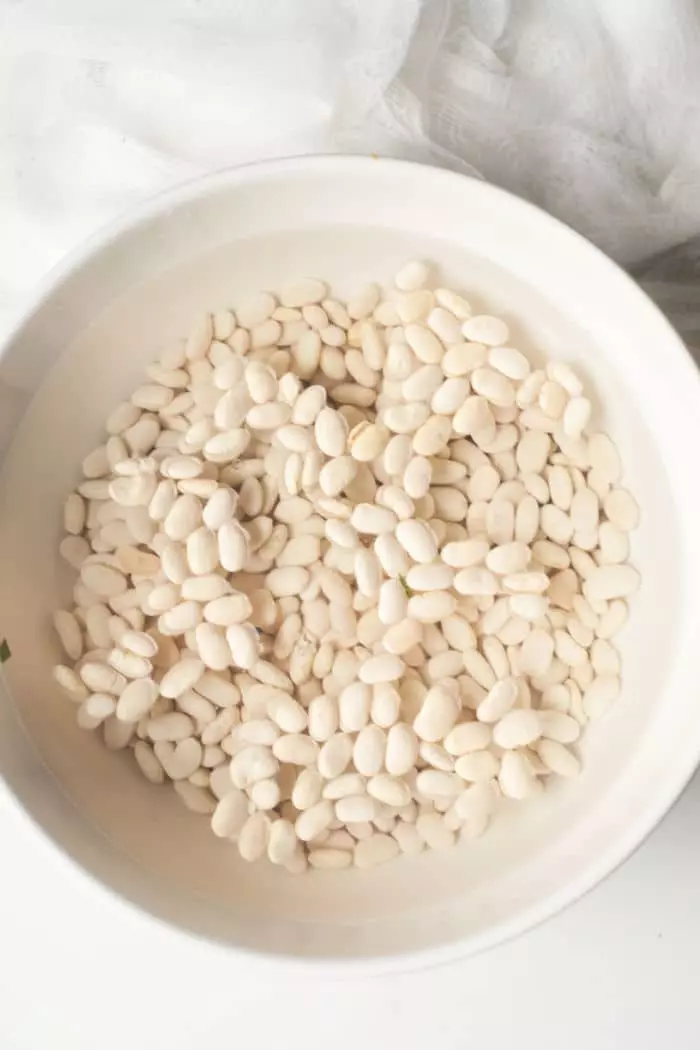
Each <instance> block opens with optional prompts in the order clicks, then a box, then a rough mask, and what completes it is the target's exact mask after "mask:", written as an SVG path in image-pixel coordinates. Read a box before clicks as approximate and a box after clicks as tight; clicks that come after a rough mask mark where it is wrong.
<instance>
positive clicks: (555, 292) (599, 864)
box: [0, 158, 700, 958]
mask: <svg viewBox="0 0 700 1050" xmlns="http://www.w3.org/2000/svg"><path fill="white" fill-rule="evenodd" d="M415 257H419V258H427V259H431V260H434V261H435V263H436V264H437V266H438V269H439V273H440V280H441V282H443V283H445V284H448V285H450V286H454V287H456V288H459V289H460V290H463V291H464V293H465V294H466V295H467V296H468V298H469V299H470V300H472V301H473V303H474V304H475V306H476V307H477V308H478V309H479V310H484V311H493V312H495V313H497V314H499V315H502V316H504V317H505V318H507V320H508V321H509V324H510V325H511V329H512V332H513V341H514V345H519V346H522V347H523V348H524V349H525V350H527V351H528V352H529V353H531V354H532V355H533V357H535V358H536V357H538V356H541V355H547V356H551V357H560V358H563V359H566V360H570V361H572V362H575V364H576V367H577V369H578V370H579V371H580V372H581V373H582V374H583V375H584V376H585V377H586V379H587V380H588V381H589V382H590V384H591V388H592V390H593V392H594V396H595V404H596V412H597V421H598V422H599V423H600V426H601V427H602V428H604V429H607V430H609V432H610V433H611V434H612V435H613V436H614V438H615V439H616V441H617V442H618V443H619V446H620V448H621V451H622V454H623V458H624V463H625V482H626V484H627V485H628V486H629V487H630V488H631V489H632V490H633V491H634V493H635V494H636V495H637V498H638V500H639V502H640V504H641V507H642V511H643V524H642V526H641V528H640V529H639V531H638V532H637V533H636V534H635V536H634V543H633V561H634V563H635V564H636V565H637V567H638V568H639V569H640V571H641V573H642V577H643V587H642V590H641V592H640V593H639V594H638V595H637V596H636V598H635V600H634V602H633V605H632V617H631V620H630V624H629V626H628V628H627V629H626V631H625V633H624V635H623V636H622V639H621V647H622V651H623V661H624V665H623V666H624V690H623V695H622V697H621V699H620V701H619V702H618V704H617V705H616V707H615V709H614V710H613V711H612V712H611V713H610V714H609V715H608V716H606V717H605V718H604V719H603V720H601V721H600V722H599V723H597V724H595V725H591V726H590V728H589V729H588V731H587V733H586V734H585V739H584V743H583V748H582V753H583V758H584V771H583V773H582V775H581V777H580V778H578V779H577V780H576V781H572V782H566V783H561V784H558V785H556V786H554V788H553V789H549V790H548V791H547V792H546V793H545V795H544V796H542V797H540V798H539V799H537V800H536V801H533V802H530V803H527V804H520V805H513V806H504V807H503V811H502V812H501V814H500V815H499V817H498V818H497V820H496V821H495V823H494V825H493V827H492V828H491V829H490V831H489V833H488V834H487V835H486V836H484V837H483V838H482V839H480V840H478V841H476V842H474V843H470V844H464V845H461V846H459V847H458V848H456V849H454V850H452V851H450V852H447V853H441V854H436V853H433V854H425V855H422V856H420V857H418V858H415V859H407V858H403V859H401V860H400V861H399V862H396V863H392V864H390V865H387V866H385V867H384V868H380V869H377V870H375V871H371V872H366V873H352V874H350V875H348V874H347V873H345V872H341V873H337V874H333V873H320V872H316V873H313V874H311V875H309V876H308V877H302V878H294V877H292V876H289V875H287V874H286V873H285V872H281V871H279V870H277V869H274V868H272V866H270V865H268V864H266V863H258V864H256V865H252V866H251V865H246V864H244V863H243V862H241V861H240V860H239V859H238V858H237V855H236V851H235V849H233V848H232V847H230V846H226V845H225V844H223V843H221V842H220V841H218V840H216V839H214V837H213V836H212V835H211V833H210V832H209V830H208V827H207V821H206V819H205V818H203V817H198V816H195V815H193V814H191V813H189V812H187V811H186V810H184V808H183V807H182V805H181V803H180V801H179V800H178V799H177V797H175V796H174V794H173V793H172V792H171V791H170V790H169V789H159V788H155V787H153V786H152V785H150V784H148V783H146V782H145V781H143V780H142V779H141V777H140V774H138V773H137V772H136V771H135V767H134V766H133V765H132V760H131V758H130V756H126V755H124V754H113V753H108V752H106V751H105V750H104V748H103V747H102V745H101V743H100V741H99V740H98V739H97V738H96V737H94V736H93V735H91V734H88V733H85V732H83V731H81V730H79V729H78V728H77V726H76V725H75V721H74V712H73V710H72V708H71V705H70V704H69V703H68V702H67V701H65V700H64V699H63V698H62V697H61V696H59V695H57V691H56V689H55V687H54V686H53V684H52V680H51V677H50V669H51V666H52V664H53V663H54V662H55V661H56V660H57V659H58V658H59V652H58V649H57V646H56V644H55V642H54V639H53V636H52V631H51V629H50V614H51V612H52V610H53V609H54V608H56V607H58V606H60V605H61V604H63V603H65V602H66V601H67V599H68V596H69V594H70V586H71V580H72V573H71V572H70V571H68V570H66V569H65V567H64V566H63V565H62V564H61V563H60V560H59V558H58V555H57V546H58V542H59V538H60V520H61V515H60V507H61V502H62V499H63V498H64V495H65V493H66V492H67V491H68V490H69V489H70V488H71V486H73V485H74V484H75V483H76V481H77V480H78V473H77V467H78V465H79V463H80V461H81V459H82V457H83V456H84V455H85V453H86V452H87V451H89V450H90V449H91V448H92V447H93V446H94V445H95V444H96V443H98V441H99V440H100V437H101V433H102V426H103V423H104V419H105V417H106V415H107V414H108V412H109V411H110V410H111V408H112V407H113V406H114V405H115V404H116V403H117V402H118V401H119V400H121V399H122V398H123V397H124V396H128V395H129V393H130V392H131V390H132V389H133V388H134V386H135V385H136V384H137V382H138V381H139V379H140V377H141V375H142V371H143V368H144V365H145V364H146V363H147V362H148V361H150V360H151V359H153V358H155V357H156V356H157V355H158V354H159V353H160V351H161V350H162V349H163V348H164V347H166V346H167V345H169V344H170V343H172V341H173V340H176V339H178V338H180V337H181V336H182V335H183V334H184V333H186V331H187V328H188V325H189V322H190V320H191V318H192V317H193V316H194V315H196V314H197V313H198V312H199V311H202V310H210V309H221V308H225V307H228V306H233V307H235V305H236V302H237V300H239V299H240V298H242V297H243V296H245V295H246V294H247V293H249V292H253V291H256V290H259V289H261V288H271V289H274V288H276V287H279V286H280V284H281V283H283V282H285V281H286V280H287V279H288V278H289V277H290V276H292V275H301V274H310V275H319V276H323V277H325V278H328V279H330V281H331V283H332V285H333V287H334V289H335V290H337V292H338V293H339V294H340V295H345V294H350V293H351V292H352V291H353V290H355V289H357V288H358V287H359V286H361V285H362V284H363V283H364V282H366V281H367V280H371V279H375V280H377V279H378V280H382V281H385V282H389V281H390V279H391V275H392V274H393V272H395V270H396V268H397V267H398V266H399V265H400V264H402V263H403V262H405V261H406V260H408V259H411V258H415ZM699 408H700V401H699V399H698V388H697V383H696V379H695V376H694V374H693V372H692V369H691V368H690V367H689V363H688V362H687V361H686V360H685V356H684V351H683V349H682V347H681V344H680V343H679V341H678V340H677V338H676V337H675V335H674V334H673V332H672V331H671V329H670V328H669V327H668V326H667V324H666V322H665V321H664V320H663V319H662V318H661V317H660V315H659V314H658V313H657V312H656V310H655V309H654V308H653V307H652V306H651V304H650V303H649V302H648V301H647V300H646V299H645V298H644V296H643V295H642V293H641V292H639V291H638V290H637V289H636V287H635V286H633V285H632V283H631V282H629V281H628V279H627V278H626V277H625V276H624V275H622V274H621V273H620V272H619V271H617V270H616V268H615V267H614V266H613V265H612V264H611V263H609V262H608V261H607V260H605V259H604V258H603V257H602V256H600V255H599V253H597V252H596V251H595V249H593V248H591V247H590V246H589V245H587V244H586V243H585V242H583V241H582V240H581V239H580V238H578V237H577V236H576V235H574V234H572V233H571V232H570V231H568V230H567V229H565V228H564V227H562V226H560V225H559V224H557V223H555V222H554V220H551V219H549V218H548V217H546V216H544V215H543V214H542V213H540V212H538V211H536V210H535V209H533V208H531V207H530V206H528V205H526V204H523V203H522V202H520V201H518V200H516V199H514V198H511V197H509V196H507V195H505V194H503V193H501V192H500V191H497V190H495V189H493V188H492V187H489V186H486V185H484V184H481V183H477V182H472V181H471V180H466V179H462V178H459V177H457V176H453V175H450V174H448V173H444V172H436V171H433V170H431V169H426V168H418V167H413V166H410V165H401V164H392V163H388V162H372V161H369V160H367V161H362V160H359V159H350V158H345V159H341V158H337V159H335V160H331V159H325V160H323V159H321V160H318V159H317V160H315V161H314V160H307V161H299V162H288V163H282V164H278V165H271V166H265V167H263V168H261V169H244V170H242V171H238V172H234V173H229V174H227V175H224V176H220V177H217V178H214V179H211V180H208V181H207V182H206V183H202V184H198V185H196V186H192V187H185V188H184V189H183V190H181V191H178V192H177V193H175V194H171V195H169V197H167V198H164V199H163V200H161V201H156V202H155V203H154V204H151V205H149V207H148V208H147V209H145V210H144V211H143V212H142V213H141V214H140V215H138V216H136V217H135V218H134V219H133V221H130V222H129V223H128V224H123V225H121V226H120V228H119V229H118V230H117V231H113V232H112V233H111V234H110V235H109V236H108V237H107V239H106V240H105V239H104V238H103V239H102V240H101V241H100V242H99V244H96V245H94V246H89V247H88V249H86V251H85V252H84V253H83V254H82V255H81V257H79V258H77V259H75V260H73V261H72V263H71V264H70V265H69V266H68V267H66V268H65V269H64V271H63V272H62V274H61V275H59V277H58V278H57V280H56V282H54V284H53V286H52V287H51V288H50V289H49V290H48V291H47V292H46V294H45V296H44V298H43V300H42V301H41V303H40V304H39V306H38V307H37V308H36V310H35V311H34V312H33V313H32V315H31V316H30V317H29V318H28V320H27V321H26V323H25V324H24V325H23V326H22V327H21V328H20V329H19V330H18V331H17V332H16V334H15V336H14V337H13V339H12V341H11V342H10V344H9V346H8V347H7V349H6V350H5V352H4V355H3V357H2V360H1V361H0V452H2V450H3V448H4V462H3V464H2V468H1V489H0V491H1V493H2V500H3V509H2V520H1V521H0V566H1V575H0V581H1V584H0V627H1V628H2V630H0V636H1V635H2V634H3V633H4V634H6V635H7V637H8V639H9V642H10V645H11V648H12V653H13V656H12V659H11V661H10V662H9V663H8V664H7V673H6V685H7V686H8V689H9V693H10V694H11V697H12V702H11V703H9V704H5V705H4V707H3V714H2V718H3V724H4V731H3V732H2V733H0V736H2V738H3V741H2V745H0V760H1V761H2V763H3V771H4V772H5V773H6V775H7V777H8V780H9V781H10V783H11V785H12V786H13V788H14V790H15V792H16V793H17V794H18V795H19V797H20V799H21V800H22V801H23V802H24V804H25V806H26V807H27V808H28V809H29V811H30V812H31V813H33V815H34V816H35V818H36V819H37V820H38V821H39V822H40V823H41V824H42V825H43V826H44V828H45V829H46V830H47V831H48V832H49V834H50V836H52V837H53V838H54V839H55V840H57V842H58V843H59V844H60V845H61V846H62V848H63V849H64V850H65V851H67V852H68V853H69V854H70V855H71V856H73V857H74V858H76V859H77V860H78V861H79V862H80V863H81V864H82V865H83V866H84V867H86V868H87V869H88V870H90V871H92V872H93V873H94V874H96V875H97V876H98V877H99V879H101V880H102V881H103V882H105V883H106V884H107V885H109V886H110V887H112V888H113V889H114V890H116V891H118V893H119V894H121V895H123V896H125V897H127V898H128V899H130V900H131V901H133V902H135V903H136V904H138V905H140V906H141V907H143V908H145V909H146V910H147V911H149V912H151V913H153V914H156V915H158V916H160V917H163V918H165V919H167V920H169V921H171V922H173V923H174V924H175V925H176V926H180V927H182V928H185V929H188V930H191V931H195V932H198V933H201V934H204V935H206V936H209V937H213V938H215V939H217V940H220V941H223V942H225V943H228V944H232V945H236V946H238V947H246V948H249V949H253V950H259V951H266V952H278V953H281V954H289V955H295V956H306V957H315V958H319V957H329V956H333V957H339V958H353V957H363V958H367V957H386V956H390V955H401V954H402V953H409V952H411V951H415V950H430V949H435V950H436V951H438V952H439V951H441V950H443V949H444V950H447V951H450V950H452V948H453V947H454V946H456V945H460V949H461V948H463V947H464V944H465V942H466V947H467V948H476V947H479V946H481V945H483V944H485V943H489V942H490V941H492V940H494V939H497V938H498V937H500V936H504V935H505V934H507V933H508V932H512V931H514V930H516V929H518V928H521V927H522V926H525V925H527V924H528V923H531V922H533V921H536V919H538V918H540V917H542V916H544V915H545V914H547V913H548V912H549V911H551V910H553V909H554V908H555V907H557V906H558V905H560V904H562V903H564V902H565V901H567V900H568V899H570V898H571V897H573V896H575V895H576V894H577V893H579V892H581V891H582V890H583V889H585V888H587V886H589V885H591V884H592V883H593V882H594V881H596V879H598V878H600V877H602V875H604V874H605V873H606V872H607V871H608V870H609V869H610V868H611V867H612V866H614V864H615V863H617V862H618V861H619V860H620V859H621V858H622V857H623V856H624V855H625V854H626V852H628V851H629V849H631V848H632V847H633V846H634V845H635V844H636V843H637V842H638V841H639V839H640V838H641V837H642V836H643V834H644V833H645V832H646V831H647V830H648V829H649V828H650V827H651V826H652V824H653V822H654V821H655V819H657V817H658V816H659V815H660V813H662V812H663V810H664V809H665V808H666V807H667V806H668V805H669V804H670V802H671V800H672V799H673V797H674V796H675V794H676V793H677V791H678V790H679V789H680V787H681V785H682V783H683V782H684V780H685V778H686V777H687V776H688V775H689V774H690V772H691V770H692V766H693V763H694V761H695V758H696V754H697V751H698V746H699V744H698V737H699V735H700V732H699V731H700V720H699V719H698V718H697V715H696V714H695V706H696V703H697V693H696V689H697V680H698V673H697V669H696V665H695V661H694V660H693V654H692V640H693V632H694V631H697V608H696V605H697V603H696V601H695V598H694V594H693V591H694V589H693V587H692V581H693V580H697V579H698V578H700V555H699V554H698V553H697V544H695V543H693V542H692V529H693V527H694V525H695V520H696V518H695V515H696V512H697V509H698V497H697V494H696V492H695V491H694V488H695V487H694V486H693V484H692V482H691V480H690V479H691V478H692V471H693V468H694V465H693V451H694V448H696V447H697V443H698V436H699V434H698V422H697V420H698V418H700V412H699V411H698V409H699ZM13 705H14V707H13ZM14 708H16V710H17V711H18V712H19V714H20V716H21V721H22V723H23V725H24V727H25V728H26V734H27V735H28V738H29V740H27V739H26V737H25V736H24V733H23V731H22V730H21V729H20V728H19V726H18V725H17V723H16V721H15V719H14V713H13V712H14ZM36 752H38V754H39V755H40V758H41V763H40V762H39V760H38V759H37V757H36Z"/></svg>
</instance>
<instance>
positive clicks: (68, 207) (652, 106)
mask: <svg viewBox="0 0 700 1050" xmlns="http://www.w3.org/2000/svg"><path fill="white" fill-rule="evenodd" d="M0 98H3V99H4V102H3V105H2V107H0V231H1V233H0V330H1V329H2V328H3V327H4V326H5V325H6V324H7V323H8V321H9V319H10V317H11V316H12V314H14V313H15V312H16V311H17V310H18V309H19V308H20V307H21V306H22V304H23V302H24V301H25V300H26V299H27V298H28V297H29V296H30V295H31V292H32V288H33V286H34V285H35V283H36V281H37V280H38V279H39V277H40V276H41V275H42V274H43V272H45V271H46V270H47V269H48V268H49V267H50V266H51V265H52V264H53V263H54V262H55V261H56V260H57V259H58V258H60V256H61V255H62V254H63V253H64V252H65V251H66V250H67V249H69V248H71V247H72V246H73V245H74V244H75V243H77V242H78V241H79V240H80V239H81V238H83V237H84V236H85V235H86V234H88V233H89V232H91V231H92V230H94V228H95V227H97V226H98V225H99V224H100V223H102V222H103V221H105V220H107V219H109V218H110V217H112V216H114V215H115V214H118V213H119V212H122V211H124V210H125V209H127V208H128V207H129V206H130V205H132V204H134V203H135V202H136V201H138V200H140V199H143V198H145V197H147V196H149V195H150V194H152V193H154V192H156V191H158V190H160V189H162V188H164V187H167V186H169V185H171V184H173V183H176V182H178V181H180V180H182V179H184V178H190V177H192V176H194V175H197V174H198V173H203V172H206V171H209V170H213V169H218V168H223V167H225V166H228V165H232V164H236V163H239V162H241V161H248V160H251V159H256V158H263V157H271V156H276V155H282V154H298V153H303V152H312V151H326V152H328V151H348V152H368V151H376V152H380V153H384V154H393V155H400V156H410V157H414V158H418V159H423V160H426V161H432V162H434V163H438V164H445V165H449V166H451V167H454V168H457V169H459V170H464V171H469V172H472V173H474V172H478V173H479V174H481V175H483V176H484V177H485V178H486V179H489V180H490V181H492V182H495V183H498V184H500V185H502V186H505V187H507V188H509V189H512V190H514V191H515V192H516V193H519V194H521V195H522V196H525V197H528V198H529V199H531V200H533V201H535V202H536V203H537V204H540V205H542V206H543V207H544V208H546V209H547V210H549V211H550V212H552V213H554V214H555V215H558V216H559V217H561V218H563V219H564V220H566V221H567V222H569V223H570V224H571V225H572V226H574V227H576V228H577V229H579V230H580V231H581V232H582V233H584V234H586V235H587V236H588V237H590V238H591V239H592V240H594V241H595V242H596V243H598V244H599V245H600V246H601V247H602V248H603V249H604V250H605V251H607V252H608V253H609V254H611V255H612V256H614V257H615V258H616V259H617V260H618V261H620V262H621V263H622V264H623V265H625V266H628V267H629V268H630V269H632V271H633V272H634V273H636V274H637V275H638V276H641V277H642V278H643V279H646V280H647V282H648V283H649V286H650V288H651V290H652V293H653V294H655V295H657V297H658V298H659V299H660V300H661V302H662V305H664V306H666V307H667V308H668V309H670V312H671V313H672V316H673V318H674V320H675V321H676V323H677V324H678V325H679V327H680V328H681V329H682V330H683V331H684V333H685V334H686V335H687V336H689V337H690V338H691V339H693V338H695V337H696V336H697V334H698V332H700V295H699V294H698V291H697V288H698V280H699V279H700V16H699V15H698V7H697V4H696V3H695V2H694V0H664V2H663V3H659V0H567V2H566V3H562V2H561V0H0ZM694 238H695V240H693V239H694ZM665 253H668V254H665Z"/></svg>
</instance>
